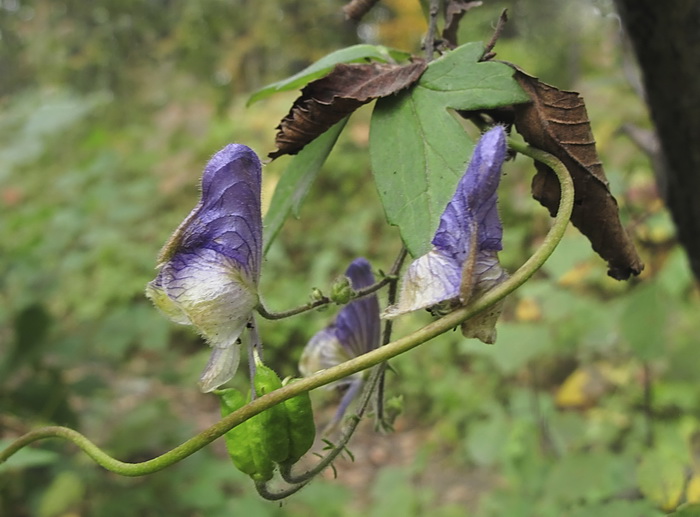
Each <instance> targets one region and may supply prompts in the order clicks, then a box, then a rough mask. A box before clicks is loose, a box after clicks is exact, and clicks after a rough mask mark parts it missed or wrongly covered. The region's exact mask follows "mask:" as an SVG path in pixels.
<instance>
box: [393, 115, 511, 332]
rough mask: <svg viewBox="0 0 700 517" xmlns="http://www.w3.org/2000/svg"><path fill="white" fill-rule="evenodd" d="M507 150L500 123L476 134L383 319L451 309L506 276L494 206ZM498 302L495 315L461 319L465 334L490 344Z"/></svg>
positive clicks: (466, 301) (498, 223)
mask: <svg viewBox="0 0 700 517" xmlns="http://www.w3.org/2000/svg"><path fill="white" fill-rule="evenodd" d="M506 150H507V149H506V134H505V131H504V129H503V128H502V127H501V126H496V127H494V128H493V129H491V130H489V131H488V132H486V133H485V134H484V135H483V136H482V137H481V139H480V140H479V142H478V143H477V145H476V147H475V148H474V152H473V154H472V158H471V161H470V162H469V166H468V167H467V171H466V172H465V174H464V176H462V178H461V179H460V180H459V183H458V184H457V189H456V191H455V194H454V196H453V197H452V199H451V200H450V202H449V203H448V204H447V206H446V207H445V211H444V212H443V214H442V216H441V218H440V225H439V226H438V229H437V231H436V232H435V236H434V237H433V240H432V244H433V249H432V250H431V251H429V252H428V253H427V254H426V255H423V256H422V257H419V258H418V259H416V260H415V261H413V263H411V265H410V266H409V267H408V270H407V271H406V274H405V275H404V277H403V279H402V283H401V290H400V293H399V301H398V303H397V304H396V305H393V306H391V307H388V308H387V309H386V311H384V313H383V314H382V317H383V318H388V319H391V318H395V317H397V316H400V315H402V314H405V313H407V312H412V311H415V310H419V309H428V308H435V307H440V308H441V309H442V308H447V309H448V310H451V309H454V308H455V307H456V306H458V305H460V304H466V303H468V302H469V300H470V299H472V298H473V297H474V296H476V295H479V294H482V293H484V292H486V291H488V290H489V289H491V288H493V287H494V286H495V285H497V284H499V283H501V282H503V281H504V280H505V279H506V277H507V274H506V273H505V271H503V269H501V266H500V264H499V263H498V255H497V252H498V251H500V250H501V249H502V244H501V241H502V237H503V228H502V226H501V221H500V218H499V216H498V208H497V206H496V204H497V192H496V190H497V188H498V184H499V182H500V179H501V167H502V166H503V162H504V161H505V158H506ZM497 305H498V307H499V308H498V311H497V313H496V315H495V318H494V317H492V318H489V319H486V320H485V321H480V320H484V318H483V316H482V315H478V316H477V317H476V318H472V319H471V320H468V321H467V322H465V324H464V325H463V327H462V331H463V333H464V335H465V336H467V337H477V338H479V339H481V340H482V341H484V342H487V343H493V342H494V340H495V332H496V331H495V328H494V326H495V323H496V320H497V319H498V315H499V314H500V304H497ZM487 312H488V311H487ZM491 312H493V311H491Z"/></svg>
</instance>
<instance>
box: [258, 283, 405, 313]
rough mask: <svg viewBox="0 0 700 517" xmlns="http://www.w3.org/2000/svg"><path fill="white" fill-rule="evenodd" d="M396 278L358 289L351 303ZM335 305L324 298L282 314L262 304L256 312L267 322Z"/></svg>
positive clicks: (326, 297)
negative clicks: (269, 309)
mask: <svg viewBox="0 0 700 517" xmlns="http://www.w3.org/2000/svg"><path fill="white" fill-rule="evenodd" d="M394 279H395V277H394V276H392V275H387V276H385V277H384V278H382V279H381V280H380V281H379V282H376V283H374V284H372V285H370V286H367V287H364V288H362V289H358V290H357V291H354V292H353V294H352V296H351V297H350V301H352V300H357V299H358V298H362V297H363V296H367V295H368V294H372V293H374V292H375V291H379V290H380V289H381V288H382V287H384V286H385V285H387V284H389V283H390V282H391V281H392V280H394ZM331 303H333V300H331V299H330V298H328V296H322V297H321V298H319V299H318V300H314V301H313V302H309V303H307V304H305V305H301V306H299V307H295V308H293V309H289V310H286V311H281V312H271V311H268V310H267V309H266V308H265V306H264V305H263V304H262V302H261V303H260V304H258V306H257V307H256V310H257V311H258V313H259V314H260V316H262V317H263V318H265V319H267V320H281V319H284V318H290V317H292V316H296V315H298V314H303V313H304V312H308V311H311V310H313V309H317V308H318V307H323V306H324V305H329V304H331Z"/></svg>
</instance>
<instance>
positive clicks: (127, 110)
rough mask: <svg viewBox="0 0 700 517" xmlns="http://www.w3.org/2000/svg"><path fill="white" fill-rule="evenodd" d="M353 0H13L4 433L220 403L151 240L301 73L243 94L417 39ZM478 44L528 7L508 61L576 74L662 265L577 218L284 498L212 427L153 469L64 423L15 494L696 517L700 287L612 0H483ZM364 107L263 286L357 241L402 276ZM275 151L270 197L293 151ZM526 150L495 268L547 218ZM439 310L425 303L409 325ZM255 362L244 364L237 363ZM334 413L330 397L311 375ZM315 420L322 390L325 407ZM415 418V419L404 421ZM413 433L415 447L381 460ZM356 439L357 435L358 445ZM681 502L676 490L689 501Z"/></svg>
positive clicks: (526, 248) (119, 440)
mask: <svg viewBox="0 0 700 517" xmlns="http://www.w3.org/2000/svg"><path fill="white" fill-rule="evenodd" d="M342 3H343V2H340V1H334V2H321V1H308V0H307V1H303V2H302V1H300V0H280V1H275V2H252V1H246V0H230V1H225V0H199V1H195V2H185V1H184V0H147V1H144V2H123V1H115V0H97V1H94V2H90V3H89V4H86V3H84V2H75V1H55V0H52V1H48V0H33V1H30V0H27V1H24V0H2V1H0V42H1V44H0V69H2V71H3V72H2V74H0V113H1V115H0V221H2V223H1V224H0V269H1V270H2V271H3V274H2V275H0V352H1V353H0V438H2V439H4V440H5V442H3V443H7V442H6V441H7V440H10V439H11V438H13V437H15V436H18V435H19V434H21V433H23V432H26V431H27V430H29V429H32V428H34V427H37V426H39V425H44V424H68V425H71V426H74V427H76V428H77V429H78V430H80V431H81V432H84V433H85V434H87V435H88V436H90V437H91V438H92V439H94V440H95V441H96V442H97V443H98V444H100V445H103V446H105V447H106V448H107V450H108V451H109V452H111V453H113V454H115V455H117V457H119V458H120V459H123V460H126V461H140V460H144V459H148V458H151V457H153V456H154V455H156V454H159V453H160V452H163V451H164V450H166V448H168V447H171V446H174V445H176V444H178V443H180V442H181V441H182V440H184V439H186V438H187V437H188V436H190V435H191V434H192V433H194V432H196V431H197V430H199V429H202V428H204V427H205V426H207V425H208V424H210V423H213V422H214V421H215V420H216V419H217V414H218V408H217V406H216V401H214V400H212V399H213V397H209V396H204V395H201V394H199V393H198V392H197V391H196V386H195V380H196V378H197V375H198V372H199V370H200V369H201V367H202V366H203V364H204V362H205V361H206V356H207V355H208V352H207V350H206V349H205V347H204V346H203V345H202V344H201V342H200V340H199V339H198V338H197V337H196V336H195V335H194V334H193V333H192V332H191V331H189V330H187V329H184V328H178V327H175V326H173V325H171V324H170V323H168V322H167V321H165V319H164V318H162V317H161V316H160V315H159V314H158V313H157V312H156V311H155V310H154V309H153V308H152V307H151V306H150V304H149V303H148V302H147V300H145V298H144V296H143V295H142V292H143V288H144V286H145V284H146V282H147V281H149V280H150V279H151V278H152V277H153V275H154V269H153V268H154V266H155V257H156V254H157V252H158V249H159V248H160V246H161V244H162V243H163V242H164V241H165V239H166V238H167V236H168V235H169V232H171V231H172V230H173V229H174V228H175V227H176V225H177V224H178V223H179V222H180V220H181V219H182V217H183V215H184V214H186V213H188V212H189V210H190V209H191V207H192V205H193V203H194V202H195V200H196V197H197V192H196V184H197V181H198V178H199V175H200V173H201V168H202V166H203V164H204V163H205V162H206V159H207V157H208V156H210V155H211V154H212V153H213V152H214V151H215V150H217V149H219V148H221V147H222V146H223V145H224V144H225V143H227V142H229V141H240V142H245V143H246V144H248V145H250V146H252V147H253V148H254V149H256V151H258V152H259V153H260V154H263V153H265V152H267V151H269V150H271V149H272V142H273V136H274V127H275V125H276V124H277V121H278V120H279V119H280V118H281V117H282V116H283V115H284V114H285V113H286V111H287V109H288V106H289V104H290V102H291V100H292V99H293V95H289V94H281V95H279V96H275V97H272V98H270V99H267V100H265V102H260V103H257V104H256V105H254V106H253V107H251V108H249V109H245V108H244V104H245V101H246V92H250V91H253V90H255V89H257V88H259V87H261V86H263V85H264V84H267V83H270V82H273V81H276V80H279V79H282V78H284V77H286V76H289V75H292V74H293V73H296V72H298V71H299V70H301V69H302V68H303V67H305V66H307V65H308V64H310V63H311V62H313V61H314V60H316V59H318V58H319V57H321V56H323V55H325V54H327V53H329V52H330V51H333V50H336V49H338V48H342V47H344V46H347V45H349V44H354V43H358V42H365V43H381V44H385V45H388V46H393V47H397V48H404V49H406V50H411V51H414V52H417V51H419V45H420V39H421V37H422V34H423V32H424V30H425V21H424V19H423V18H422V17H421V11H420V9H419V8H418V7H417V6H418V2H415V1H412V0H387V1H386V2H381V3H380V4H379V6H378V7H377V8H376V9H375V10H374V11H373V12H372V13H371V14H370V16H369V17H368V18H367V19H366V21H363V22H362V23H361V24H359V25H358V26H354V25H353V24H351V23H349V22H345V21H344V20H343V19H342V14H341V12H340V7H341V6H342ZM486 4H487V5H485V6H484V7H482V8H479V9H474V10H472V11H470V12H469V13H468V14H467V16H466V17H465V19H464V21H463V23H462V28H461V32H460V40H461V41H468V40H483V41H485V40H487V39H488V38H489V37H490V34H491V30H492V24H493V22H494V20H495V19H496V18H497V16H498V14H499V12H500V10H501V9H502V8H503V7H505V6H508V7H509V9H510V11H509V12H510V17H511V22H509V24H508V26H507V30H506V32H505V33H504V35H503V38H502V40H501V41H500V42H499V44H498V47H497V50H498V52H499V57H500V58H501V59H504V60H508V61H511V62H514V63H517V64H519V65H520V66H522V67H523V68H524V69H526V70H527V71H529V72H531V73H533V74H535V75H538V76H540V77H541V78H542V79H543V80H545V81H547V82H550V83H553V84H556V85H558V86H560V87H562V88H575V89H578V90H580V91H581V92H582V93H583V95H584V97H585V98H586V100H587V105H588V110H589V115H590V118H591V120H592V124H593V129H594V133H595V134H596V137H597V140H598V146H599V151H600V153H601V155H602V157H603V161H604V163H605V165H606V168H607V172H608V176H609V178H610V181H611V184H612V190H613V192H614V193H615V194H616V196H617V197H618V201H619V203H620V206H621V209H622V214H623V217H624V218H625V222H626V224H627V225H628V228H629V229H630V232H631V233H632V235H633V236H634V237H635V239H636V241H637V243H638V244H639V246H640V250H641V252H642V254H643V255H644V259H645V261H646V263H647V269H646V271H645V272H644V275H643V277H642V278H641V279H639V280H638V281H634V282H631V283H629V284H624V283H618V282H615V281H613V280H611V279H609V278H607V277H606V276H605V265H604V264H603V263H602V261H601V260H600V259H598V258H597V257H596V256H594V254H593V252H592V251H591V249H590V246H589V245H588V244H587V242H586V241H585V239H583V238H582V237H581V236H580V235H579V234H578V233H577V232H576V231H575V230H574V229H571V230H570V232H569V233H568V234H567V236H566V238H565V240H564V242H563V243H562V245H561V246H560V247H559V248H558V249H557V251H556V253H555V255H554V256H553V257H552V259H551V260H550V261H549V262H548V263H547V265H546V267H545V268H544V269H543V271H541V272H540V273H539V274H538V275H537V276H536V277H535V278H534V279H533V280H532V281H531V282H529V283H528V284H526V286H525V287H524V288H523V289H521V290H520V291H519V292H518V293H516V294H515V295H514V296H512V297H511V299H510V300H509V301H508V303H507V308H506V314H505V317H504V321H503V322H502V323H500V324H499V330H498V331H499V340H498V343H497V345H495V346H486V345H482V344H480V343H476V342H472V341H465V340H463V339H461V338H460V337H459V336H458V335H457V334H456V333H454V334H452V333H451V334H449V335H446V336H443V337H442V338H440V339H437V340H435V341H434V342H431V343H429V344H426V345H424V346H422V347H420V348H419V349H417V350H415V351H414V352H411V353H409V354H407V355H405V356H403V357H401V358H399V359H397V360H396V361H394V362H393V367H394V369H395V371H396V374H395V375H394V374H389V376H388V378H387V389H388V391H389V394H392V395H393V394H403V397H404V414H403V415H402V416H400V417H399V419H398V421H397V422H396V428H397V432H396V434H395V435H393V436H390V437H388V439H385V438H383V437H382V436H378V435H373V434H371V433H369V432H368V433H365V434H361V435H360V436H358V437H357V440H355V441H354V442H351V449H352V450H353V452H354V453H355V455H356V457H357V461H356V462H355V463H354V464H346V463H343V464H342V465H340V466H339V478H338V479H337V480H319V481H317V482H315V483H313V484H312V485H311V486H310V487H308V488H307V489H305V490H302V491H301V492H300V493H299V494H298V495H296V496H294V497H293V498H291V499H290V500H289V501H288V502H286V503H285V504H284V506H283V507H279V506H278V505H276V504H273V503H266V502H263V501H261V500H260V499H259V498H258V497H257V496H256V495H254V494H253V492H252V489H251V487H250V486H249V484H248V482H247V479H244V478H245V477H244V476H243V475H242V474H239V473H238V472H237V471H236V470H235V469H233V468H231V466H230V465H229V463H228V460H227V458H225V453H224V450H223V446H222V445H221V444H219V443H217V444H215V445H214V446H213V447H210V448H208V449H207V450H205V451H202V452H200V453H198V454H196V455H195V456H193V457H191V458H189V459H187V460H185V461H183V462H182V463H181V464H179V465H177V466H175V467H173V468H170V469H167V470H166V471H163V472H159V473H157V474H154V475H152V476H148V477H146V478H136V479H131V478H119V477H117V476H114V475H111V474H108V473H106V472H104V471H103V470H101V469H100V468H98V467H95V466H94V465H93V464H92V462H91V461H90V460H89V459H87V458H86V457H85V456H84V455H83V454H81V453H79V452H75V449H74V448H72V447H70V446H66V444H64V443H61V442H56V441H50V442H42V443H41V445H40V448H32V449H29V450H27V451H23V452H22V454H21V455H17V456H16V457H15V458H13V461H12V462H9V463H8V464H7V465H5V466H3V468H2V469H1V470H0V515H12V516H16V517H24V516H40V517H51V516H58V515H100V516H105V517H111V516H115V517H120V516H123V515H136V516H150V515H154V516H155V515H172V516H199V515H206V516H207V517H211V516H214V517H216V516H219V515H220V516H224V515H232V514H238V513H240V514H244V515H251V516H276V515H283V514H284V515H318V516H326V515H327V516H354V515H360V514H367V513H368V512H369V513H370V514H371V515H386V514H387V512H389V513H399V511H397V509H399V508H400V513H402V514H403V515H407V516H412V515H415V516H419V515H425V514H426V513H428V512H429V513H430V514H431V515H436V516H457V515H460V516H463V515H466V514H467V512H473V514H474V515H483V516H490V515H493V516H502V515H508V516H514V517H518V516H535V515H536V516H538V517H541V516H550V515H551V516H571V517H575V516H584V515H597V516H607V515H610V516H613V515H614V516H616V517H625V516H639V515H643V516H653V515H663V514H664V513H666V512H671V511H673V510H674V509H676V506H678V505H681V506H680V507H679V508H678V510H677V512H676V513H675V515H697V513H693V512H697V509H696V508H695V509H694V508H693V505H692V503H697V502H698V500H699V499H700V498H699V497H698V492H699V490H698V488H697V476H698V475H700V445H699V444H700V438H699V437H700V388H699V386H700V382H698V381H699V380H700V379H699V376H700V373H699V372H698V368H697V364H698V363H699V362H700V348H699V347H697V346H696V341H697V338H696V336H697V335H700V328H699V327H700V321H699V320H698V318H697V304H698V295H697V291H696V290H695V288H694V286H693V283H692V279H691V276H690V274H689V272H688V268H687V265H686V262H685V257H684V255H683V253H682V252H681V250H680V249H679V248H678V246H677V245H676V241H675V236H674V233H673V227H672V224H671V221H670V218H669V216H668V214H667V212H666V211H665V209H664V208H663V205H662V203H661V202H660V200H659V198H658V195H657V192H656V189H655V186H654V180H653V174H652V171H651V170H650V165H649V162H648V160H647V158H646V157H645V156H644V155H643V153H641V152H640V151H639V150H638V149H637V148H636V147H634V145H633V144H632V143H631V142H630V141H629V140H628V139H627V138H626V137H625V136H624V135H623V134H622V133H621V132H620V127H621V125H622V124H623V123H624V122H628V123H633V124H638V125H640V126H645V127H648V125H649V122H648V120H647V119H646V116H645V115H644V113H645V110H644V108H643V104H642V101H641V100H640V99H639V98H638V97H637V96H636V95H635V93H634V91H633V88H632V87H631V86H630V82H629V77H628V76H626V74H625V72H626V70H627V69H628V67H627V64H628V61H627V60H629V57H628V56H627V55H626V54H625V53H624V44H623V42H622V40H621V35H620V33H619V23H618V21H617V20H616V18H615V16H614V14H613V12H612V8H611V2H609V1H607V0H588V1H586V2H569V3H562V2H557V1H556V0H547V1H546V2H543V1H539V2H534V1H525V0H520V1H517V2H516V1H512V2H486ZM369 114H370V111H369V108H364V109H362V110H360V112H358V113H357V114H355V115H353V117H352V120H351V121H350V123H349V125H348V127H347V128H346V130H345V131H344V132H343V134H342V135H341V136H340V139H339V142H338V144H337V145H336V148H335V149H334V150H333V152H332V153H331V155H330V157H329V161H328V162H327V164H326V165H325V166H324V168H323V170H322V171H321V174H320V176H319V178H318V179H317V181H316V183H315V184H314V186H313V187H312V189H311V191H310V193H309V197H308V199H307V201H306V202H305V204H304V205H303V206H302V208H301V212H300V217H299V219H291V220H289V221H288V222H287V223H286V224H285V226H284V228H283V231H282V232H281V234H280V236H279V237H278V240H277V241H276V242H275V243H274V244H273V246H272V247H271V249H270V252H269V254H268V257H267V261H266V263H265V266H264V270H263V285H262V292H263V296H264V298H265V300H266V303H267V305H268V306H269V307H270V308H271V309H273V310H275V309H284V308H288V307H291V306H294V305H297V304H298V303H300V302H303V301H305V300H306V298H307V296H308V293H310V291H311V288H312V287H318V288H320V289H322V290H326V291H327V290H328V288H329V286H330V285H331V284H332V282H333V279H334V278H335V277H336V276H337V275H338V274H340V273H341V272H342V271H343V270H344V269H345V267H346V265H347V263H348V262H349V261H350V260H351V259H352V258H354V257H355V256H357V255H364V256H366V257H367V258H369V259H370V260H371V261H372V262H373V263H374V264H375V267H376V268H381V269H384V270H387V269H388V268H389V267H390V265H391V262H392V260H393V257H394V256H395V254H396V253H397V251H398V249H399V247H400V244H399V241H398V234H397V232H396V231H395V229H393V228H390V227H387V226H386V224H385V223H384V219H383V212H382V209H381V207H380V204H379V199H378V196H377V194H376V191H375V189H374V187H373V185H372V181H371V174H370V171H369V159H368V155H367V130H368V126H369ZM280 162H281V163H280V164H278V163H273V164H271V165H269V166H267V167H266V171H265V185H264V193H265V196H266V197H267V199H268V200H269V198H270V197H271V193H272V192H273V190H274V186H275V184H276V182H277V180H278V178H279V174H280V173H281V171H282V168H283V167H284V166H285V165H286V164H287V163H288V162H285V161H284V160H280ZM531 175H532V171H531V165H530V164H529V163H527V161H526V160H524V159H522V158H518V159H517V160H516V161H515V163H513V164H509V165H508V166H507V175H506V177H505V178H504V181H503V185H502V188H501V196H502V197H501V202H500V207H501V212H502V217H503V222H504V227H505V228H506V230H505V239H506V241H505V250H506V251H505V252H504V254H503V260H502V261H503V262H504V264H505V265H506V266H507V267H508V268H510V269H511V270H513V269H515V268H516V267H517V266H518V265H519V264H521V263H522V262H523V261H524V260H525V259H526V258H527V256H528V255H529V254H530V252H531V251H532V250H533V249H534V247H535V246H537V243H538V242H539V241H540V240H541V238H542V236H543V235H544V233H545V232H546V230H547V228H548V224H549V217H548V215H547V214H546V211H545V210H543V209H542V208H541V207H539V206H538V205H537V204H536V203H535V202H533V201H532V200H531V199H530V197H529V178H530V177H531ZM332 314H333V309H330V310H327V311H325V312H319V313H313V314H310V315H306V316H304V317H299V318H293V319H290V320H285V321H281V322H262V324H261V332H262V335H263V337H264V340H265V343H266V347H267V358H268V361H269V362H270V363H271V365H272V366H274V367H275V368H276V369H277V370H278V371H279V372H280V373H281V374H283V375H292V374H294V373H295V372H296V367H295V364H296V360H297V359H298V356H299V354H300V352H301V349H302V347H303V345H304V344H305V343H306V340H307V339H308V338H309V337H310V336H311V335H312V334H313V333H314V332H315V331H316V330H318V329H319V328H321V327H322V326H323V325H324V324H325V323H326V321H327V319H328V318H330V317H331V316H332ZM427 321H429V316H428V315H427V314H418V315H413V316H411V317H408V318H406V319H405V320H402V321H400V322H399V323H398V325H397V327H398V328H397V335H400V333H401V332H404V331H408V330H410V329H413V328H415V327H416V326H417V325H420V324H422V323H424V322H427ZM239 377H240V378H239V379H238V380H237V382H239V383H241V385H242V383H243V382H244V381H243V379H242V376H239ZM314 398H315V401H316V402H317V403H318V404H319V407H321V408H324V407H327V406H328V409H329V411H332V406H333V404H335V403H336V402H337V399H336V398H335V394H333V393H329V392H323V391H321V392H318V393H314ZM319 414H321V415H323V414H324V413H323V410H321V411H320V412H319ZM404 438H405V440H404ZM399 442H400V443H404V442H407V445H406V447H405V450H403V454H402V455H398V456H397V455H395V454H390V453H391V452H395V451H393V449H392V447H395V446H396V444H397V443H399ZM363 452H365V453H366V454H360V453H363ZM683 505H685V506H683Z"/></svg>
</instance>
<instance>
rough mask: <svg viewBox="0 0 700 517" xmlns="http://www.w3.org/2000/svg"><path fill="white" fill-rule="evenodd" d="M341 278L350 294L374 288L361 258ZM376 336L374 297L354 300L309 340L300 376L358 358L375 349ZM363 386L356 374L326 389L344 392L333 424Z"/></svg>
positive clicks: (375, 298) (376, 306)
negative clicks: (340, 388) (369, 287)
mask: <svg viewBox="0 0 700 517" xmlns="http://www.w3.org/2000/svg"><path fill="white" fill-rule="evenodd" d="M345 276H347V277H348V278H349V279H350V285H351V286H352V288H353V289H354V290H358V289H362V288H364V287H368V286H370V285H372V284H374V275H373V274H372V269H371V266H370V263H369V262H368V261H367V260H366V259H364V258H358V259H355V260H354V261H353V262H352V263H351V264H350V266H348V269H347V270H346V271H345ZM379 336H380V323H379V302H378V301H377V296H376V295H375V294H371V295H368V296H365V297H363V298H360V299H358V300H354V301H352V302H350V303H349V304H347V305H346V306H345V307H343V308H342V309H341V310H340V312H339V313H338V315H337V316H336V318H335V320H334V321H333V322H332V323H331V324H330V325H328V326H327V327H326V328H324V329H323V330H320V331H319V332H317V333H316V335H314V337H312V338H311V340H310V341H309V342H308V344H307V345H306V347H305V348H304V352H303V354H302V356H301V360H300V361H299V370H301V373H302V374H303V375H305V376H309V375H312V374H314V373H316V372H318V371H320V370H325V369H327V368H331V367H333V366H336V365H338V364H340V363H343V362H345V361H347V360H348V359H352V358H354V357H358V356H360V355H362V354H364V353H366V352H369V351H370V350H373V349H375V348H377V347H378V346H379ZM363 382H364V380H363V374H362V373H356V374H354V375H351V376H350V377H346V378H345V379H342V380H340V381H337V382H334V383H331V384H329V385H328V388H334V387H346V388H347V389H346V392H345V395H344V396H343V400H342V401H341V403H340V407H339V408H338V411H337V412H336V416H335V418H334V420H333V422H334V423H335V422H338V421H339V420H340V419H341V418H342V416H343V414H344V413H345V410H346V409H347V407H348V405H349V404H350V402H351V401H352V399H353V398H354V397H355V396H356V395H357V393H358V392H359V391H360V388H361V387H362V384H363Z"/></svg>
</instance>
